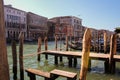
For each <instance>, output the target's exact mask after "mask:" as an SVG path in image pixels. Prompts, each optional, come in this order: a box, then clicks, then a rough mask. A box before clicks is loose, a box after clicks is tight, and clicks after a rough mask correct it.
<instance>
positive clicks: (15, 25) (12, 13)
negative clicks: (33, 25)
mask: <svg viewBox="0 0 120 80" xmlns="http://www.w3.org/2000/svg"><path fill="white" fill-rule="evenodd" d="M26 15H27V13H26V12H25V11H22V10H19V9H16V8H13V7H12V6H11V5H5V6H4V16H5V26H6V38H7V39H12V38H14V39H18V35H19V33H20V32H21V31H22V32H24V36H25V38H26V37H27V18H26Z"/></svg>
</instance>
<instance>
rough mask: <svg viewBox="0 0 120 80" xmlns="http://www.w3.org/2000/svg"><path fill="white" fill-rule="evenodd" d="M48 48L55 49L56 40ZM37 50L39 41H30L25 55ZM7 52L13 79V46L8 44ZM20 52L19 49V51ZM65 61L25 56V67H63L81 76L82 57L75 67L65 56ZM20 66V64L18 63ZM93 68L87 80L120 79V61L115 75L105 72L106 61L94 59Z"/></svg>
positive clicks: (40, 78) (11, 78) (44, 69)
mask: <svg viewBox="0 0 120 80" xmlns="http://www.w3.org/2000/svg"><path fill="white" fill-rule="evenodd" d="M58 47H59V48H60V44H58ZM61 47H62V49H64V45H63V44H61ZM18 48H19V47H18V44H17V50H18ZM48 49H51V50H52V49H54V42H49V43H48ZM42 50H44V45H42ZM36 51H37V43H29V44H24V55H27V54H32V53H34V52H36ZM7 52H8V62H9V70H10V80H13V73H12V63H13V62H12V53H11V46H10V45H8V46H7ZM17 53H18V51H17ZM63 59H64V60H63V63H59V65H57V66H56V65H54V56H49V57H48V61H46V60H45V56H44V55H41V61H40V62H38V61H37V57H36V56H32V57H26V58H24V67H25V68H35V69H38V70H43V71H48V72H49V71H51V70H53V69H61V70H66V71H71V72H75V73H77V74H78V77H79V71H80V59H77V60H78V63H77V66H76V67H75V68H74V67H72V68H69V67H68V60H67V58H66V57H63ZM18 62H19V61H18ZM18 66H19V64H18ZM91 66H92V69H91V71H90V72H88V74H87V80H120V63H116V66H117V68H116V73H115V74H113V75H110V74H104V62H103V61H98V60H92V64H91ZM24 75H25V79H24V80H30V79H29V77H28V76H27V73H26V72H25V73H24ZM17 78H18V80H19V67H18V75H17ZM37 80H44V78H43V77H39V76H37ZM56 80H66V78H63V77H59V78H58V79H56Z"/></svg>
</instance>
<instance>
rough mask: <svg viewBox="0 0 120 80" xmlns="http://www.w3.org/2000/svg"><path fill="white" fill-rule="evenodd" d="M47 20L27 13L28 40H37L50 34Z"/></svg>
mask: <svg viewBox="0 0 120 80" xmlns="http://www.w3.org/2000/svg"><path fill="white" fill-rule="evenodd" d="M47 20H48V19H47V18H46V17H43V16H40V15H37V14H34V13H32V12H28V13H27V34H28V36H27V37H28V39H32V40H37V39H38V37H42V38H43V37H45V36H47V33H48V27H47Z"/></svg>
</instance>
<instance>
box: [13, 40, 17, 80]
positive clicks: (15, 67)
mask: <svg viewBox="0 0 120 80" xmlns="http://www.w3.org/2000/svg"><path fill="white" fill-rule="evenodd" d="M12 58H13V79H14V80H16V79H17V50H16V42H15V40H12Z"/></svg>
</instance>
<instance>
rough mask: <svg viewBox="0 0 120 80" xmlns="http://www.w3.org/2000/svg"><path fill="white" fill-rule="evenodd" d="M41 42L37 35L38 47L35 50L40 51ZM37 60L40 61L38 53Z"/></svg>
mask: <svg viewBox="0 0 120 80" xmlns="http://www.w3.org/2000/svg"><path fill="white" fill-rule="evenodd" d="M41 43H42V40H41V38H40V37H39V38H38V49H37V52H41ZM37 60H38V61H40V54H38V57H37Z"/></svg>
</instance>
